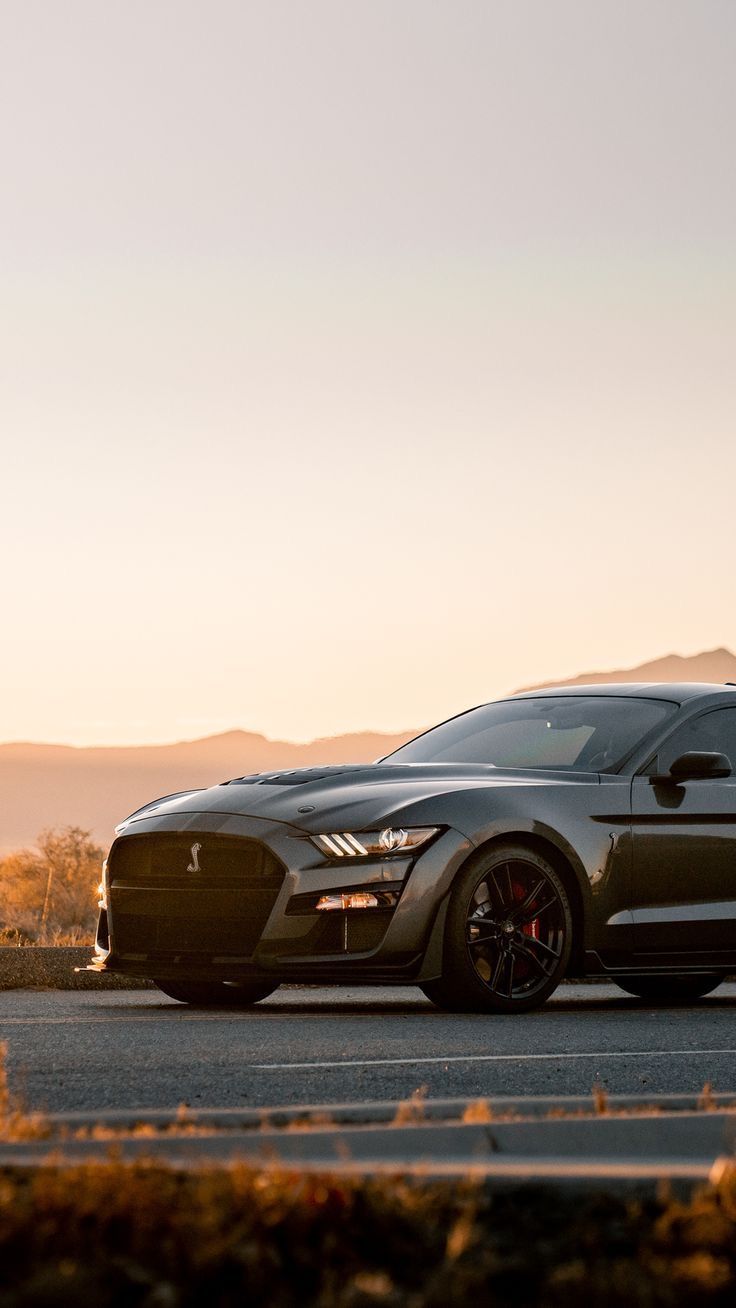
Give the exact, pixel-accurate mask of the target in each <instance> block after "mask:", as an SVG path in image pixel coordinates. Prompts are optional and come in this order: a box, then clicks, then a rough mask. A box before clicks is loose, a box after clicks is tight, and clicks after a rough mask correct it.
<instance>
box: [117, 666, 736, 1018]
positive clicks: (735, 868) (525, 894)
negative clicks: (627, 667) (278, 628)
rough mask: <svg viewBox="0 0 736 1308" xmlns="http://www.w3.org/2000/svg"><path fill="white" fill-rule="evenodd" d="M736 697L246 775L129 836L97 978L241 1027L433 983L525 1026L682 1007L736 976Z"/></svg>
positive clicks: (589, 690)
mask: <svg viewBox="0 0 736 1308" xmlns="http://www.w3.org/2000/svg"><path fill="white" fill-rule="evenodd" d="M731 759H736V688H728V687H723V686H706V685H618V686H613V685H606V686H580V687H576V688H574V689H572V690H570V689H564V690H546V691H544V692H532V693H529V694H523V695H516V696H513V697H512V698H510V699H504V700H499V701H497V702H495V703H492V704H486V705H483V706H482V707H480V708H474V709H470V710H469V711H468V712H467V713H463V714H461V715H460V716H459V717H456V718H452V719H451V720H450V721H448V722H444V723H442V724H441V725H440V726H438V727H434V728H433V729H432V730H431V731H427V732H425V733H424V734H423V735H421V736H418V737H417V738H416V739H415V740H413V741H411V742H410V743H409V744H407V745H404V746H403V747H402V748H401V749H398V750H397V751H396V752H395V753H394V754H391V755H389V756H388V757H387V758H384V759H381V760H380V761H379V762H378V763H373V764H368V765H366V764H356V765H354V766H341V767H325V768H304V769H299V770H297V771H291V772H280V773H278V772H274V773H263V774H261V775H259V776H246V777H238V778H236V779H235V780H233V781H226V782H224V783H223V784H222V785H219V786H213V787H212V788H211V789H208V790H192V791H186V792H184V793H181V794H177V795H171V796H168V797H167V798H165V799H159V800H156V801H155V802H154V803H151V804H148V805H146V807H145V808H142V809H139V810H138V811H137V812H136V813H133V814H132V815H131V817H129V818H128V819H127V820H126V821H125V822H123V823H122V825H121V826H120V827H118V828H117V839H116V840H115V842H114V844H113V846H112V848H111V850H110V854H109V856H108V859H107V862H106V864H105V869H104V874H103V884H102V887H101V899H100V918H99V927H98V933H97V949H96V954H95V958H94V960H93V962H92V964H91V966H92V968H93V969H95V970H98V971H113V972H124V973H128V974H132V975H134V976H142V977H150V978H152V979H153V980H154V981H155V982H156V984H157V985H158V986H160V988H161V989H162V990H164V991H165V992H166V993H167V994H168V995H170V996H172V997H173V998H175V999H180V1000H183V1001H185V1002H189V1003H194V1004H217V1005H224V1004H227V1005H230V1004H235V1005H242V1004H251V1003H255V1002H256V1001H257V1000H259V999H263V998H265V996H266V995H269V994H270V993H271V992H272V991H273V990H275V988H276V987H277V986H278V985H279V983H280V982H282V981H307V982H322V983H326V984H338V983H340V982H348V983H350V982H352V983H356V982H360V983H363V984H364V983H376V984H396V983H397V982H398V983H401V982H405V983H409V984H414V985H419V986H421V988H422V989H423V991H424V993H425V994H426V995H428V996H429V998H430V999H432V1000H433V1001H434V1002H435V1003H436V1004H438V1005H440V1006H441V1007H443V1008H448V1009H465V1010H481V1011H484V1010H485V1011H489V1012H503V1013H514V1012H523V1011H524V1010H526V1009H530V1008H534V1007H536V1006H537V1005H539V1004H541V1003H543V1002H544V1000H545V999H547V997H548V996H549V995H550V994H551V993H552V991H553V990H554V989H555V987H556V986H557V984H558V983H559V982H560V981H561V979H562V978H563V977H564V976H565V975H572V976H577V977H581V976H595V977H609V978H611V979H613V980H615V981H616V982H617V983H618V984H619V985H620V986H622V987H623V989H624V990H627V991H629V992H630V993H632V994H635V995H640V996H643V997H645V998H647V999H664V1000H684V999H688V998H694V997H697V996H699V995H704V994H706V993H707V992H708V991H710V990H713V989H714V988H715V987H716V986H717V985H718V983H719V981H720V980H721V979H722V978H723V977H724V976H725V975H726V974H727V973H729V972H733V971H734V970H736V778H734V775H733V773H732V768H731V761H730V760H731Z"/></svg>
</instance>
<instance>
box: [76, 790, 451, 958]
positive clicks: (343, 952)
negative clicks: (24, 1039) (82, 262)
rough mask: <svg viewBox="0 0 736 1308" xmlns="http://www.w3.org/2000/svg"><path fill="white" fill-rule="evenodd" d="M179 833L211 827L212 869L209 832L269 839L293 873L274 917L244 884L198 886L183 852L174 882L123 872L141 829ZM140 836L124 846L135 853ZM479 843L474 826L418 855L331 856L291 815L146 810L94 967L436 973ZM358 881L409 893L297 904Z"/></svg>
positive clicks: (128, 833) (203, 833)
mask: <svg viewBox="0 0 736 1308" xmlns="http://www.w3.org/2000/svg"><path fill="white" fill-rule="evenodd" d="M167 834H168V835H176V837H177V838H182V839H184V840H185V843H186V844H187V848H188V845H189V843H192V844H193V843H194V842H195V840H197V839H199V844H200V848H202V850H203V855H202V863H203V870H204V868H205V867H206V862H207V857H206V851H207V838H208V836H210V837H212V836H214V837H218V838H219V837H222V836H225V837H228V838H235V843H237V839H238V838H239V839H240V840H242V841H243V842H250V844H251V846H252V844H253V843H254V842H257V844H258V845H259V846H261V847H263V848H264V849H265V850H266V851H267V852H268V853H267V857H268V859H269V865H270V866H272V867H273V866H275V865H276V863H277V864H278V867H279V869H280V876H281V881H280V885H278V886H275V888H274V890H273V895H272V902H271V904H270V907H268V909H267V912H266V914H265V920H263V922H261V920H260V919H259V920H258V921H257V922H255V923H254V921H251V920H250V918H249V913H250V906H249V905H250V901H249V899H248V894H247V892H242V893H241V892H239V891H238V889H237V887H236V886H229V887H228V888H226V889H223V888H215V887H210V886H207V885H203V883H202V882H201V881H200V882H199V883H198V884H197V886H196V888H195V887H193V886H192V885H191V883H190V881H188V880H187V876H186V873H184V871H183V864H182V876H181V877H180V878H178V880H177V882H176V884H175V885H171V886H169V885H162V884H161V879H160V878H154V877H152V878H151V881H152V882H155V884H145V876H144V878H143V881H141V878H140V876H138V875H137V876H136V878H135V884H130V883H129V879H128V880H126V878H125V877H124V876H122V877H116V873H115V868H116V861H117V863H118V865H120V864H122V863H124V862H125V860H123V859H122V858H118V857H117V856H118V854H119V853H120V852H121V850H122V847H123V846H124V845H125V844H126V842H130V841H131V840H132V839H137V838H138V837H140V836H152V837H156V838H157V839H159V840H161V839H163V838H165V837H166V836H167ZM139 843H140V842H139ZM131 848H133V847H132V846H131V845H128V846H127V848H126V849H124V850H122V852H123V853H124V854H125V855H126V856H127V863H128V864H129V863H130V851H131ZM471 848H472V846H471V844H470V842H469V841H468V840H467V838H466V837H465V836H463V835H461V834H460V833H459V832H457V831H454V830H446V831H444V832H443V833H441V834H440V835H439V836H438V837H437V838H436V839H435V840H434V841H433V843H432V844H431V845H430V846H429V847H428V848H427V849H426V850H424V851H422V852H420V853H419V855H417V856H414V857H413V858H412V857H400V856H399V857H397V856H393V857H390V858H378V859H373V860H369V859H356V860H353V859H347V858H346V859H335V860H333V861H329V860H327V859H326V858H324V857H322V856H321V855H320V854H319V853H318V852H317V850H316V849H315V847H314V845H312V843H311V841H310V840H309V839H308V837H307V835H306V834H305V833H304V832H303V831H300V830H299V829H298V828H296V827H290V826H288V825H287V824H285V823H274V822H269V821H265V820H262V819H260V818H254V817H244V816H239V815H233V814H222V813H188V814H186V815H182V814H179V815H178V816H177V817H171V816H164V817H158V818H156V817H148V818H146V817H145V816H144V817H143V818H142V819H141V820H140V821H137V822H132V823H131V824H130V825H129V826H128V827H127V828H126V830H125V832H124V833H123V834H122V835H121V836H119V837H118V839H117V840H116V841H115V843H114V845H113V847H112V849H111V851H110V856H109V859H108V865H109V868H110V884H109V887H108V908H107V910H103V911H102V912H101V914H100V922H99V926H98V937H97V946H96V951H95V956H94V958H93V959H92V961H91V963H90V965H89V970H92V971H96V972H118V973H124V974H127V975H131V976H140V977H149V978H156V977H159V978H161V979H162V980H163V979H166V978H168V979H172V978H174V977H184V976H186V977H191V978H197V979H204V978H206V979H208V980H217V979H220V980H230V981H236V980H244V979H246V978H252V977H254V976H258V977H264V976H266V975H268V976H271V977H273V978H274V979H275V980H276V979H278V980H283V981H288V980H293V981H317V982H319V981H321V982H325V983H330V982H335V983H339V982H342V981H353V982H355V981H357V980H361V981H363V982H374V983H390V982H394V983H396V982H401V981H406V982H411V981H416V980H418V979H421V980H428V979H430V978H431V977H433V976H436V975H438V974H439V970H440V966H441V947H440V948H438V947H437V942H433V947H432V948H431V949H430V948H429V945H430V941H431V940H432V935H433V929H434V928H435V927H436V926H437V925H438V923H439V922H440V916H439V915H440V909H441V906H442V904H443V901H444V900H445V899H446V897H447V895H448V893H449V889H450V886H451V884H452V881H453V878H454V876H455V874H456V872H457V870H458V868H459V867H460V866H461V864H462V863H463V862H464V860H465V859H466V858H467V856H468V854H469V853H470V852H471ZM348 887H349V888H351V889H354V888H357V887H360V888H361V889H362V888H368V889H381V888H383V889H388V888H389V887H391V888H393V889H395V890H396V891H397V893H398V902H397V903H396V906H395V907H392V908H388V909H387V908H380V909H352V910H347V911H342V910H338V911H333V912H329V913H324V912H317V911H314V912H309V911H308V912H304V911H303V910H302V911H295V904H296V905H299V904H302V905H303V903H304V900H301V899H299V898H298V897H302V896H310V897H311V896H315V895H319V894H320V893H330V892H335V891H340V890H343V889H346V888H348ZM184 922H186V929H183V924H184ZM239 922H240V923H242V927H243V930H242V948H241V947H240V944H239V941H240V940H241V934H240V933H239V929H238V923H239ZM131 923H132V924H133V927H132V929H131V926H130V924H131ZM218 924H221V930H220V929H219V927H218ZM172 927H173V928H174V930H173V931H172V930H171V929H170V928H172ZM254 927H255V938H254V929H253V928H254ZM136 932H138V935H139V937H140V939H137V938H136ZM220 937H221V938H220Z"/></svg>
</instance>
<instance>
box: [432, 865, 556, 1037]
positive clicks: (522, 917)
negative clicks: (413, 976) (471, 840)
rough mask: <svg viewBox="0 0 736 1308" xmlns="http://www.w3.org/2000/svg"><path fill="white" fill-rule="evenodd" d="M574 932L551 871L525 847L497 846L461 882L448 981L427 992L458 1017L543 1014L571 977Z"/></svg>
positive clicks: (450, 935) (452, 920)
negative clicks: (562, 983)
mask: <svg viewBox="0 0 736 1308" xmlns="http://www.w3.org/2000/svg"><path fill="white" fill-rule="evenodd" d="M572 930H573V921H572V911H571V908H570V900H569V897H568V894H567V891H566V889H565V886H564V884H563V882H562V880H561V878H560V877H559V876H558V874H557V872H556V871H555V869H554V868H553V867H552V866H551V864H550V863H548V862H547V860H546V859H545V858H542V856H541V855H540V854H538V853H536V851H534V850H532V849H527V848H525V847H524V846H523V845H511V844H502V845H496V846H494V847H493V848H492V849H491V850H489V851H488V852H487V853H485V854H484V855H481V856H480V858H477V859H473V860H472V862H471V863H469V864H468V866H467V867H466V868H465V870H464V871H463V872H462V873H461V874H460V876H459V878H458V880H457V882H456V884H455V886H454V889H453V892H452V897H451V899H450V905H449V908H448V912H447V923H446V927H445V939H444V951H443V967H442V976H441V977H439V978H438V979H437V980H432V981H428V982H425V983H424V985H423V986H422V989H423V990H424V993H425V994H426V995H427V997H428V998H429V999H431V1000H432V1002H433V1003H435V1004H437V1005H438V1007H440V1008H447V1009H450V1010H453V1011H456V1012H459V1011H460V1012H461V1011H465V1012H487V1013H524V1012H527V1011H528V1010H529V1009H531V1008H538V1007H539V1005H540V1004H543V1003H544V1001H545V1000H546V999H548V998H549V996H550V995H551V994H552V991H553V990H554V989H555V988H556V987H557V985H558V984H559V982H560V981H561V980H562V978H563V976H564V975H565V970H566V968H567V964H568V962H569V958H570V950H571V948H572Z"/></svg>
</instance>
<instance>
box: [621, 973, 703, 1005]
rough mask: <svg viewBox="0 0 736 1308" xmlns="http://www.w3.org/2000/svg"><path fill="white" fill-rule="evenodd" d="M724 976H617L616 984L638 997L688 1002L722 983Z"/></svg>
mask: <svg viewBox="0 0 736 1308" xmlns="http://www.w3.org/2000/svg"><path fill="white" fill-rule="evenodd" d="M722 980H723V977H722V976H617V977H616V985H617V986H619V988H620V989H621V990H625V991H626V993H627V995H636V997H637V999H651V1000H652V1001H653V1002H654V1003H659V1004H686V1003H687V1002H688V1000H691V999H701V998H702V996H703V995H709V994H710V992H711V990H715V989H716V986H719V985H720V984H721V981H722Z"/></svg>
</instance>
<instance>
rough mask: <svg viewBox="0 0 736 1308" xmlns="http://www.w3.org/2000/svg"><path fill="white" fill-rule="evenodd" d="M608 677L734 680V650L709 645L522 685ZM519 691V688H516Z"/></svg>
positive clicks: (591, 682) (587, 682)
mask: <svg viewBox="0 0 736 1308" xmlns="http://www.w3.org/2000/svg"><path fill="white" fill-rule="evenodd" d="M611 681H709V682H710V681H713V682H716V683H717V684H719V685H722V684H723V682H724V681H735V682H736V654H732V653H731V651H730V649H711V650H707V651H706V652H705V653H703V654H692V655H691V656H690V657H689V658H683V657H682V656H681V655H680V654H666V655H665V657H664V658H662V659H653V660H652V662H651V663H641V664H640V665H639V667H637V668H624V669H620V668H619V669H617V671H615V672H582V673H581V674H580V676H578V677H570V678H569V680H567V681H543V682H541V683H540V685H538V686H524V687H523V688H522V689H523V690H546V689H547V687H548V686H601V685H605V684H606V683H607V682H611ZM517 694H521V691H517Z"/></svg>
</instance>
